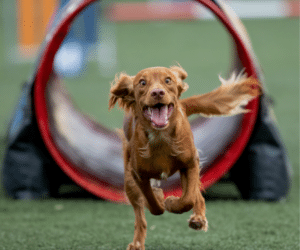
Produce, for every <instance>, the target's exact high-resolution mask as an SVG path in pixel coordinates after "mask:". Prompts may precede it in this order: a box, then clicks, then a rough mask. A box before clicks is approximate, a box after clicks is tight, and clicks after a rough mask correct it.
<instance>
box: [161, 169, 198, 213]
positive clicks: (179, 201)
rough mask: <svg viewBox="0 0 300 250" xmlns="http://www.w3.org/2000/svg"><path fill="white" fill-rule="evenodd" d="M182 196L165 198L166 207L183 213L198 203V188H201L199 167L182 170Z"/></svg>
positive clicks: (173, 211) (174, 211) (171, 210)
mask: <svg viewBox="0 0 300 250" xmlns="http://www.w3.org/2000/svg"><path fill="white" fill-rule="evenodd" d="M180 175H181V185H182V196H181V197H180V198H178V197H174V196H169V197H168V198H167V199H166V200H165V208H166V210H168V211H169V212H171V213H176V214H181V213H184V212H187V211H189V210H191V209H192V208H193V207H194V205H195V203H196V197H197V196H196V193H197V192H196V189H199V188H200V185H199V184H200V183H199V168H198V167H197V165H195V167H191V168H187V169H183V170H181V171H180Z"/></svg>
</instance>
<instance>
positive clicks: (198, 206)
mask: <svg viewBox="0 0 300 250" xmlns="http://www.w3.org/2000/svg"><path fill="white" fill-rule="evenodd" d="M195 191H196V203H195V206H194V208H193V214H192V215H191V217H190V219H189V227H190V228H192V229H195V230H203V231H205V232H206V231H207V228H208V222H207V219H206V217H205V200H204V197H203V196H202V194H201V190H200V188H199V189H196V190H195Z"/></svg>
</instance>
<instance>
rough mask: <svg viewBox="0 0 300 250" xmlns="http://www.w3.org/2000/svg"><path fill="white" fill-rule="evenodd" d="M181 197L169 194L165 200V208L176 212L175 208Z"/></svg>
mask: <svg viewBox="0 0 300 250" xmlns="http://www.w3.org/2000/svg"><path fill="white" fill-rule="evenodd" d="M178 200H179V198H178V197H174V196H169V197H168V198H167V199H166V200H165V209H166V210H167V211H169V212H170V213H175V212H176V209H174V208H175V207H176V205H177V203H178Z"/></svg>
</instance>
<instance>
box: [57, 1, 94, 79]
mask: <svg viewBox="0 0 300 250" xmlns="http://www.w3.org/2000/svg"><path fill="white" fill-rule="evenodd" d="M69 1H70V0H61V1H60V11H59V12H61V11H62V10H63V9H64V7H65V6H66V4H67V3H68V2H69ZM97 4H98V3H97V2H95V3H93V4H91V5H90V6H88V7H87V8H86V9H85V10H84V11H83V12H82V14H81V15H80V16H79V17H78V18H77V19H76V20H75V22H74V23H73V25H72V27H71V30H70V31H69V33H68V35H67V36H66V38H65V40H64V42H63V44H62V45H61V47H60V49H59V51H58V52H57V54H56V57H55V59H54V69H55V71H56V72H57V73H58V74H59V75H61V76H63V77H77V76H79V75H80V74H82V73H83V71H84V69H85V65H86V62H87V57H88V54H89V50H90V48H91V47H92V45H93V44H95V43H96V42H97V18H96V14H97ZM98 5H99V4H98Z"/></svg>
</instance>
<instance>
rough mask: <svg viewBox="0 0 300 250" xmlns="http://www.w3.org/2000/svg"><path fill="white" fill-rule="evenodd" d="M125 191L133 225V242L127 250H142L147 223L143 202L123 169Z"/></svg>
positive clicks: (142, 198) (138, 190)
mask: <svg viewBox="0 0 300 250" xmlns="http://www.w3.org/2000/svg"><path fill="white" fill-rule="evenodd" d="M125 191H126V194H127V197H128V199H129V201H130V203H131V205H132V207H133V209H134V214H135V225H134V237H133V242H132V243H130V244H129V245H128V247H127V250H144V249H145V239H146V232H147V222H146V217H145V209H144V207H145V201H144V197H143V194H142V192H141V191H140V189H139V187H138V186H137V184H136V183H135V181H134V179H133V177H132V175H131V173H130V171H128V170H126V169H125Z"/></svg>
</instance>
